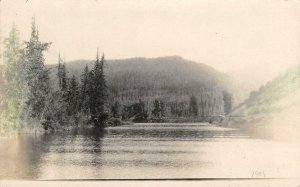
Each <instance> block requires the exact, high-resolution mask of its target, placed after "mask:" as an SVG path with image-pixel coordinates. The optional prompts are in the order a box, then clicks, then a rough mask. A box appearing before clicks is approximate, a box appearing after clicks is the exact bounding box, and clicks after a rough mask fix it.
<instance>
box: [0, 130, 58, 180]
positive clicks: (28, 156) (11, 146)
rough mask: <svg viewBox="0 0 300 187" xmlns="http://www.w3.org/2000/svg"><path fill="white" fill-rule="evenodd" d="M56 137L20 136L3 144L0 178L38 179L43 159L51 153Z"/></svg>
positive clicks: (0, 148)
mask: <svg viewBox="0 0 300 187" xmlns="http://www.w3.org/2000/svg"><path fill="white" fill-rule="evenodd" d="M53 139H55V136H51V135H48V134H42V135H36V136H35V135H19V136H18V137H16V138H12V139H7V140H5V142H1V146H0V151H1V152H2V153H3V154H1V155H0V158H1V167H0V178H4V179H37V178H38V175H39V171H40V167H41V165H40V164H41V159H42V158H43V157H44V155H45V153H47V152H48V151H49V147H50V145H51V142H52V141H53Z"/></svg>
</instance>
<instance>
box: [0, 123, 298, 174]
mask: <svg viewBox="0 0 300 187" xmlns="http://www.w3.org/2000/svg"><path fill="white" fill-rule="evenodd" d="M0 141H1V144H0V159H1V162H0V166H1V167H0V178H1V179H95V178H97V179H99V178H106V179H107V178H109V179H118V178H191V177H251V173H252V172H253V170H260V169H261V170H266V169H267V170H268V174H269V175H268V176H269V177H278V176H279V177H283V176H290V173H293V172H292V171H297V170H298V169H300V168H299V167H298V166H299V164H298V163H300V162H298V161H299V159H297V158H300V155H299V148H297V146H298V145H290V144H282V143H280V142H273V141H269V140H260V139H253V138H251V137H249V136H248V135H246V134H244V133H242V132H240V131H238V130H236V129H224V128H221V127H214V126H210V125H203V124H135V125H128V126H121V127H111V128H107V129H105V130H100V129H89V130H80V129H78V130H74V131H72V132H68V133H45V134H41V135H37V136H34V135H33V136H32V135H23V136H19V137H17V138H15V139H4V140H0ZM262 155H263V156H262ZM270 158H272V159H271V160H270ZM297 164H298V165H297ZM278 168H279V169H278ZM228 171H231V172H228ZM294 173H296V172H294Z"/></svg>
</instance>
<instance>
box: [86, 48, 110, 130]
mask: <svg viewBox="0 0 300 187" xmlns="http://www.w3.org/2000/svg"><path fill="white" fill-rule="evenodd" d="M104 61H105V59H104V54H103V56H102V58H101V60H100V59H99V54H98V52H97V57H96V61H95V65H94V68H93V69H92V71H91V73H90V78H91V85H90V90H89V99H90V102H89V104H90V112H91V117H92V120H93V121H94V123H95V125H96V126H99V125H101V124H102V123H103V122H104V120H105V119H106V117H107V114H106V111H105V104H106V98H107V94H106V93H107V91H106V89H107V86H106V80H105V76H104Z"/></svg>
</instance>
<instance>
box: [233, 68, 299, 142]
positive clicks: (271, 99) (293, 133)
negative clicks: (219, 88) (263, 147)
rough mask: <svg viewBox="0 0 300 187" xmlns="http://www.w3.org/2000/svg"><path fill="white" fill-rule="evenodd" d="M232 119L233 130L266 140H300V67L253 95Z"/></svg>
mask: <svg viewBox="0 0 300 187" xmlns="http://www.w3.org/2000/svg"><path fill="white" fill-rule="evenodd" d="M230 116H231V117H230V118H229V121H228V123H227V125H229V126H240V127H243V128H246V129H251V130H253V131H254V132H255V133H258V134H261V135H262V136H264V137H265V136H273V137H276V138H283V139H291V138H292V139H295V138H299V134H300V125H299V120H300V66H299V65H298V66H294V67H292V68H290V69H289V70H287V71H286V72H284V73H282V74H281V75H279V76H278V77H277V78H275V79H274V80H273V81H270V82H269V83H267V84H266V85H264V86H262V87H261V88H260V89H259V90H257V91H253V92H252V93H251V94H250V96H249V98H248V99H246V100H245V101H244V102H243V103H242V104H240V105H239V106H238V107H236V108H235V109H234V110H233V111H232V112H231V113H230ZM298 140H299V139H298Z"/></svg>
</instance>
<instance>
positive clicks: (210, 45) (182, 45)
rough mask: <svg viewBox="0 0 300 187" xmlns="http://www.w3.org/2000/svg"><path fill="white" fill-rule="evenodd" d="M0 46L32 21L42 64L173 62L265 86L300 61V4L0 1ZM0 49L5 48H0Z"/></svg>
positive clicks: (279, 0) (264, 0)
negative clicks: (44, 47) (44, 45)
mask: <svg viewBox="0 0 300 187" xmlns="http://www.w3.org/2000/svg"><path fill="white" fill-rule="evenodd" d="M0 16H1V18H0V21H1V23H0V31H1V41H3V38H5V37H7V36H8V33H9V31H10V29H11V26H12V24H13V23H15V24H16V25H17V28H18V29H19V31H20V34H21V38H22V40H28V39H29V37H30V29H31V20H32V17H33V16H35V18H36V24H37V26H38V29H39V33H40V38H41V40H42V41H44V42H52V44H51V47H50V49H49V51H48V52H47V53H46V63H47V64H53V63H57V59H58V53H59V52H60V53H61V54H62V55H63V56H65V58H66V60H67V61H71V60H78V59H94V58H95V55H96V51H97V48H99V51H101V52H104V53H105V56H106V58H107V59H121V58H131V57H160V56H171V55H178V56H182V57H183V58H185V59H189V60H193V61H196V62H200V63H205V64H207V65H210V66H212V67H214V68H215V69H217V70H219V71H222V72H230V73H232V75H235V76H238V77H239V76H243V78H247V79H249V80H261V82H265V81H267V80H270V79H271V78H273V77H274V76H276V75H277V74H278V73H280V72H282V71H283V70H284V69H286V68H288V67H289V66H292V65H295V64H299V59H300V1H298V0H251V1H244V0H27V1H26V0H1V2H0ZM1 48H2V49H3V46H1Z"/></svg>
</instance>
